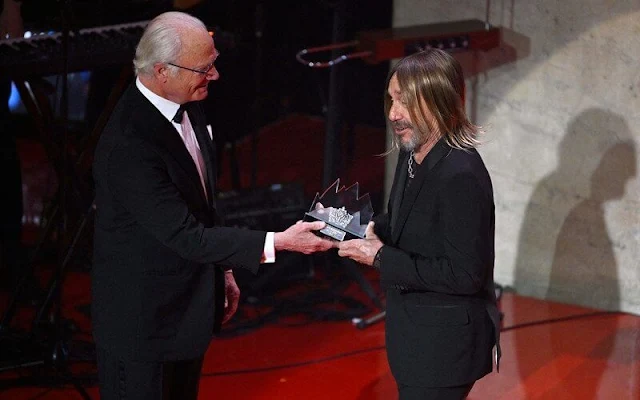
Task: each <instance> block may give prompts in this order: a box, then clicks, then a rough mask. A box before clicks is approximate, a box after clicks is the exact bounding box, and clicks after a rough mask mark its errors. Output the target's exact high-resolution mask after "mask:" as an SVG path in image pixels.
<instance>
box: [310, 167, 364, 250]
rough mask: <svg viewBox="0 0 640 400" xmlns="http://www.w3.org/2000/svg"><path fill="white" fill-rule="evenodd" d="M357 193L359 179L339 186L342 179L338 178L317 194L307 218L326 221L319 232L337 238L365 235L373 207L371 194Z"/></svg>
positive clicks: (347, 238)
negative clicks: (347, 184)
mask: <svg viewBox="0 0 640 400" xmlns="http://www.w3.org/2000/svg"><path fill="white" fill-rule="evenodd" d="M358 192H359V185H358V183H357V182H356V183H354V184H353V185H351V186H349V187H345V186H342V187H340V179H336V181H335V182H333V184H332V185H331V186H329V187H328V188H327V189H326V190H325V191H324V193H322V195H320V194H319V193H316V197H315V199H314V200H313V203H312V204H311V208H309V211H308V212H307V213H305V214H304V220H305V221H324V222H325V223H326V224H327V226H325V227H324V228H323V229H321V230H320V231H318V232H319V233H320V234H322V235H325V236H327V237H330V238H332V239H335V240H338V241H343V240H349V239H357V238H359V239H362V238H364V234H365V231H366V229H367V225H368V224H369V221H371V218H372V217H373V207H372V206H371V198H370V197H369V193H367V194H365V195H363V196H361V197H359V195H358Z"/></svg>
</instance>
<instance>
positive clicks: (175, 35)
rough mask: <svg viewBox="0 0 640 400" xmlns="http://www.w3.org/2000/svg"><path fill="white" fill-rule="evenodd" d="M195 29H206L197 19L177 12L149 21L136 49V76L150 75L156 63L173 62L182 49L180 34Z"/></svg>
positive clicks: (170, 12)
mask: <svg viewBox="0 0 640 400" xmlns="http://www.w3.org/2000/svg"><path fill="white" fill-rule="evenodd" d="M196 29H205V30H206V29H207V28H206V26H205V25H204V23H202V21H200V20H199V19H198V18H196V17H193V16H191V15H189V14H186V13H182V12H178V11H169V12H165V13H162V14H160V15H158V16H157V17H155V18H154V19H153V20H151V22H149V25H147V27H146V28H145V30H144V33H143V34H142V37H141V38H140V42H139V43H138V47H136V55H135V58H134V59H133V69H134V72H135V74H136V76H138V75H145V74H151V73H152V72H153V65H154V64H156V63H170V62H175V61H176V59H177V58H178V56H179V55H180V50H181V49H182V33H184V31H186V30H196ZM176 69H177V68H173V70H176Z"/></svg>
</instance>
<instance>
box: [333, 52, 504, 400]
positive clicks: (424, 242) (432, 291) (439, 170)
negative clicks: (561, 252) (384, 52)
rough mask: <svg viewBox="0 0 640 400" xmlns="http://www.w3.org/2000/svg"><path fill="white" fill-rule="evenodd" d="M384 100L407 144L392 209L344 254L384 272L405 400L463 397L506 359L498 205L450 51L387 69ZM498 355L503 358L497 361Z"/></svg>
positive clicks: (394, 363)
mask: <svg viewBox="0 0 640 400" xmlns="http://www.w3.org/2000/svg"><path fill="white" fill-rule="evenodd" d="M385 107H386V111H387V116H388V118H389V122H390V125H391V128H392V130H393V132H394V134H395V139H396V145H397V147H399V148H400V149H401V152H400V155H399V157H398V164H397V167H396V172H395V177H394V182H393V185H392V188H391V193H390V198H389V205H388V210H389V211H388V213H387V214H384V215H380V216H379V217H377V218H375V219H374V223H371V224H370V225H369V227H368V229H367V235H366V238H365V239H359V240H350V241H346V242H342V243H341V244H340V246H339V254H340V255H341V256H344V257H350V258H352V259H354V260H356V261H358V262H360V263H363V264H366V265H372V266H374V267H376V268H378V269H379V270H380V280H381V285H382V286H383V288H385V289H386V347H387V356H388V359H389V365H390V367H391V372H392V373H393V375H394V378H395V380H396V383H397V385H398V392H399V395H400V399H401V400H410V399H452V400H453V399H455V400H458V399H463V398H465V397H466V396H467V394H468V393H469V392H470V391H471V388H472V387H473V384H474V382H475V381H476V380H478V379H480V378H481V377H483V376H485V375H486V374H488V373H489V372H491V370H492V368H493V363H492V348H493V347H494V345H496V344H498V346H497V347H496V352H497V354H496V355H498V356H499V350H500V349H499V340H498V339H499V336H498V333H499V327H498V320H499V313H498V310H497V307H496V298H495V290H494V282H493V264H494V221H495V217H494V203H493V188H492V184H491V179H490V177H489V173H488V172H487V169H486V168H485V166H484V163H483V161H482V159H481V157H480V155H479V154H478V152H477V151H476V150H475V147H476V146H477V145H478V144H479V142H478V139H477V136H478V133H479V132H480V128H479V127H478V126H476V125H474V124H472V123H471V122H470V121H469V120H468V118H467V116H466V115H465V112H464V77H463V74H462V69H461V67H460V65H459V63H458V62H457V61H456V60H455V59H454V58H453V57H452V56H451V55H450V54H448V53H446V52H444V51H441V50H437V49H429V50H426V51H423V52H420V53H416V54H413V55H410V56H408V57H406V58H404V59H403V60H401V61H400V62H399V63H398V64H396V65H395V66H394V67H393V68H392V70H391V71H390V74H389V80H388V82H387V94H386V96H385ZM498 358H499V357H498Z"/></svg>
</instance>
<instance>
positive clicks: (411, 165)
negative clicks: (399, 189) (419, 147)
mask: <svg viewBox="0 0 640 400" xmlns="http://www.w3.org/2000/svg"><path fill="white" fill-rule="evenodd" d="M413 154H414V153H413V150H412V151H411V154H409V161H407V163H408V164H409V167H408V168H407V173H408V174H409V178H411V179H413V178H414V177H415V174H414V173H413Z"/></svg>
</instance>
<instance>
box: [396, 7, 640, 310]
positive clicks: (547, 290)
mask: <svg viewBox="0 0 640 400" xmlns="http://www.w3.org/2000/svg"><path fill="white" fill-rule="evenodd" d="M486 6H487V2H483V1H477V0H473V1H470V0H456V1H453V0H448V1H436V0H396V1H395V3H394V19H393V21H394V22H393V24H394V26H396V27H400V26H410V25H421V24H429V23H436V22H446V21H459V20H465V19H480V20H483V21H484V20H485V19H486V16H487V7H486ZM488 15H489V18H488V20H489V22H490V23H491V24H492V25H496V26H500V27H502V29H503V33H504V41H505V43H504V44H503V45H502V46H501V48H499V49H495V50H491V51H489V52H487V53H479V54H461V55H459V57H460V60H461V61H462V62H463V64H464V65H465V70H466V73H467V76H468V81H467V85H468V89H469V92H468V104H467V106H468V111H469V113H470V115H471V116H472V118H473V119H474V121H475V122H477V123H479V124H480V125H483V126H484V127H485V129H486V131H487V133H486V135H485V137H484V141H485V144H484V145H483V146H482V147H481V148H480V152H481V154H482V155H483V157H484V159H485V162H486V164H487V166H488V168H489V171H490V173H491V175H492V177H493V181H494V190H495V197H496V213H497V214H496V224H497V226H496V270H495V278H496V281H497V282H498V283H500V284H503V285H507V286H513V287H514V289H515V290H516V291H517V292H518V293H520V294H522V295H530V296H534V297H538V298H546V299H550V300H556V301H560V302H565V303H572V304H581V305H586V306H592V307H596V308H602V309H608V310H621V311H626V312H630V313H634V314H640V268H639V267H640V178H639V177H638V158H639V157H638V154H639V153H638V152H639V149H638V142H639V141H640V128H639V127H640V68H639V66H640V0H622V1H609V0H563V1H557V0H540V1H532V2H530V1H522V0H521V1H515V0H511V1H498V2H496V1H494V2H491V7H490V10H489V12H488ZM389 164H393V160H390V161H389ZM391 168H393V167H388V168H387V169H388V170H389V169H391ZM387 177H388V175H387ZM388 179H389V178H387V184H388Z"/></svg>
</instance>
